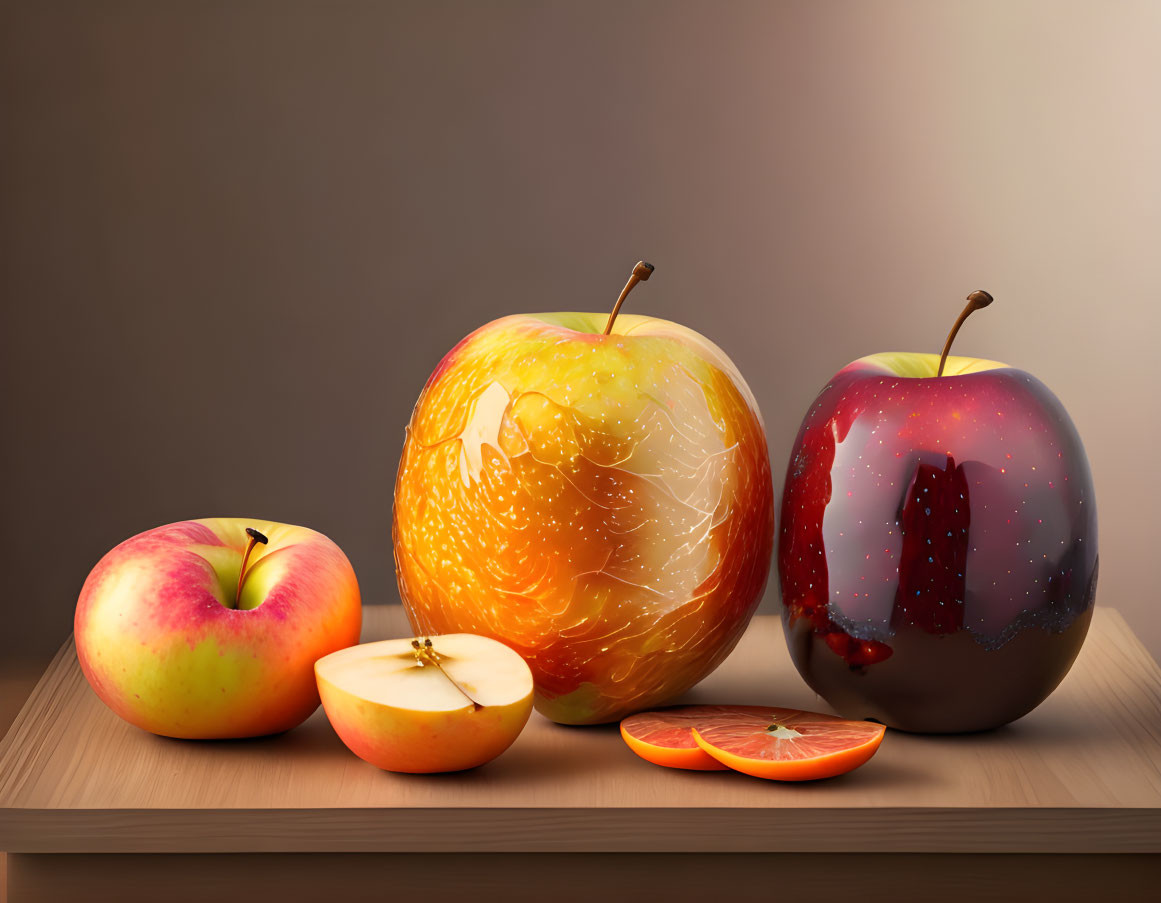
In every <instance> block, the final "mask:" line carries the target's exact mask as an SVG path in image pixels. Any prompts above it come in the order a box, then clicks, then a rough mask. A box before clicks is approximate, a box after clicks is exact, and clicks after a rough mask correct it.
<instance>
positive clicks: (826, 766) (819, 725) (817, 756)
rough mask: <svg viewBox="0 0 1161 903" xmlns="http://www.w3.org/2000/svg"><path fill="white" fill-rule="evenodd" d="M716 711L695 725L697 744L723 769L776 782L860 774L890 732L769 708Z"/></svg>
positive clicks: (874, 726)
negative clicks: (850, 772) (722, 766)
mask: <svg viewBox="0 0 1161 903" xmlns="http://www.w3.org/2000/svg"><path fill="white" fill-rule="evenodd" d="M702 708H713V709H717V710H718V711H717V713H715V714H712V715H711V714H709V713H708V712H707V713H706V716H705V717H704V718H699V719H697V720H696V722H695V725H694V727H693V730H692V731H691V732H692V734H693V739H694V741H695V742H696V743H697V745H698V747H699V748H700V749H701V750H702V751H704V752H705V753H706V754H707V755H709V756H712V757H713V758H714V759H715V760H717V761H718V762H721V763H722V764H723V765H726V766H729V767H730V768H732V769H734V770H735V771H740V772H742V773H743V774H749V775H753V776H754V777H756V778H768V779H770V780H774V781H813V780H816V779H818V778H831V777H834V776H835V775H840V774H845V773H846V772H848V771H851V770H853V769H855V768H858V767H859V766H860V765H862V764H863V763H864V762H866V761H867V759H869V758H871V756H873V755H874V754H875V750H877V749H878V748H879V744H880V743H881V742H882V741H883V734H884V733H885V732H886V728H885V727H883V725H881V724H873V723H871V722H867V721H846V720H844V719H842V718H837V717H835V716H834V715H820V714H818V713H817V712H800V711H799V710H797V709H779V708H770V707H767V706H753V705H736V706H704V707H702Z"/></svg>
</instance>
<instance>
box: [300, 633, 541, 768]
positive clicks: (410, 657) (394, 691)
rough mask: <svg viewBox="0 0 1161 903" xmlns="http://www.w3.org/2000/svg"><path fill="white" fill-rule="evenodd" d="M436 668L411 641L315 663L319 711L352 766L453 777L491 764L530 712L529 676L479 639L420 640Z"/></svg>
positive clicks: (501, 648) (370, 646)
mask: <svg viewBox="0 0 1161 903" xmlns="http://www.w3.org/2000/svg"><path fill="white" fill-rule="evenodd" d="M429 639H430V642H431V644H432V645H431V647H430V649H431V650H433V651H432V652H431V653H430V655H434V656H435V661H437V662H438V667H437V666H436V665H435V664H433V662H432V660H431V658H430V657H427V658H424V657H421V656H418V655H416V653H415V650H414V649H413V648H412V645H411V643H412V641H411V640H409V639H407V640H383V641H381V642H378V643H364V644H363V645H361V646H352V647H351V648H349V649H342V650H340V651H338V652H334V653H331V654H330V655H328V656H326V657H325V658H322V659H320V660H319V661H318V663H317V664H316V665H315V674H316V676H317V678H318V688H319V693H320V695H321V696H322V703H323V709H324V710H325V711H326V713H327V718H329V719H330V722H331V725H332V726H333V727H334V729H335V733H337V734H338V735H339V738H340V739H341V740H342V741H343V743H345V744H346V745H347V748H348V749H350V750H351V752H353V753H354V754H355V755H357V756H358V757H359V758H360V759H363V760H364V761H366V762H370V763H371V764H372V765H375V766H378V767H379V768H383V769H385V770H387V771H401V772H409V773H413V774H418V773H430V772H441V771H463V770H464V769H466V768H475V767H477V766H479V765H483V764H484V763H486V762H490V761H492V759H494V758H496V756H498V755H500V753H502V752H504V750H506V749H507V748H508V747H509V746H511V745H512V742H513V741H514V740H515V739H516V738H517V737H518V736H519V735H520V732H521V731H522V730H523V729H524V725H525V724H527V723H528V716H529V715H530V714H531V713H532V672H531V671H529V670H528V665H526V664H525V663H524V660H523V659H521V658H520V656H519V655H517V654H516V653H515V652H513V651H512V650H511V649H509V648H508V647H507V646H505V645H504V644H503V643H498V642H496V641H495V640H491V639H488V638H487V637H480V636H472V635H470V634H450V635H447V636H436V637H430V638H429Z"/></svg>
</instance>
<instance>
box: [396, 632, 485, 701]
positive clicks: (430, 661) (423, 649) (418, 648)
mask: <svg viewBox="0 0 1161 903" xmlns="http://www.w3.org/2000/svg"><path fill="white" fill-rule="evenodd" d="M411 647H412V648H413V649H414V650H415V660H416V661H417V662H419V667H421V668H422V667H424V666H425V665H434V666H435V667H436V669H437V670H438V671H439V673H440V674H442V675H443V676H444V677H446V678H447V679H448V683H450V684H451V685H452V686H453V687H455V688H456V689H457V690H459V691H460V693H462V694H463V697H464V699H466V700H467V701H468V702H470V703H471V704H472V710H473V711H476V712H478V711H479V710H480V709H482V708H483V706H482V705H480V703H478V702H476V700H474V699H472V697H471V696H470V695H469V694H468V691H467V690H465V689H464V688H463V687H461V686H460V685H459V684H458V683H456V682H455V680H453V679H452V676H451V675H450V674H448V673H447V671H445V670H444V668H443V665H441V664H440V663H439V654H438V653H437V652H436V651H435V647H434V646H432V645H431V638H430V637H424V638H423V643H422V644H420V642H419V640H412V641H411Z"/></svg>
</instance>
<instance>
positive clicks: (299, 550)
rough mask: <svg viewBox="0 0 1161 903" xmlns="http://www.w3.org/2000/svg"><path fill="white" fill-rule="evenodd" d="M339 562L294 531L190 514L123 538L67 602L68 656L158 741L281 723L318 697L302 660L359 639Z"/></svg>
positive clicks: (244, 733)
mask: <svg viewBox="0 0 1161 903" xmlns="http://www.w3.org/2000/svg"><path fill="white" fill-rule="evenodd" d="M361 625H362V609H361V607H360V600H359V585H358V583H357V581H356V580H355V572H354V571H353V570H352V569H351V564H350V562H349V561H347V558H346V556H345V555H344V554H343V553H342V551H341V550H340V549H339V547H338V546H336V545H335V544H334V543H333V542H331V541H330V540H329V539H327V537H325V536H323V535H322V534H321V533H316V532H315V531H313V530H308V529H306V528H305V527H294V526H289V525H287V524H275V523H269V522H267V521H260V520H254V519H250V518H211V519H207V520H189V521H182V522H181V523H176V524H169V525H167V526H164V527H157V528H155V529H153V530H147V531H146V532H144V533H141V534H138V535H137V536H134V537H132V538H131V539H127V540H125V541H124V542H123V543H121V544H120V545H118V546H117V547H116V548H114V549H112V550H111V551H110V552H108V553H107V554H106V555H105V557H103V558H102V559H101V560H100V561H99V562H98V563H97V566H96V567H95V568H93V571H92V573H91V574H89V577H88V579H87V580H86V581H85V584H84V587H83V588H82V589H81V595H80V599H79V600H78V602H77V610H76V618H75V622H74V630H75V637H76V647H77V658H78V659H79V660H80V664H81V669H82V670H83V671H84V674H85V677H86V678H87V679H88V681H89V684H90V685H91V686H92V688H93V690H94V691H96V693H97V695H98V696H99V697H100V698H101V700H102V701H103V702H104V703H105V704H106V705H107V706H109V708H111V709H112V710H113V711H114V712H116V713H117V714H118V715H120V716H121V717H122V718H124V719H125V720H126V721H128V722H129V723H131V724H135V725H136V726H137V727H140V728H142V729H144V730H147V731H152V732H153V733H155V734H161V735H163V736H166V737H182V738H193V739H217V738H226V737H255V736H261V735H264V734H274V733H279V732H281V731H286V730H289V729H290V728H292V727H294V726H295V725H297V724H299V723H301V722H302V721H303V720H305V719H306V718H307V717H308V716H309V715H310V714H311V712H313V711H314V710H315V709H316V708H317V707H318V704H319V698H318V689H317V687H316V685H315V680H314V663H315V661H316V660H317V659H319V658H321V657H322V656H324V655H327V654H328V653H330V652H334V651H335V650H336V649H342V648H343V647H345V646H350V645H352V644H353V643H357V642H358V641H359V629H360V627H361Z"/></svg>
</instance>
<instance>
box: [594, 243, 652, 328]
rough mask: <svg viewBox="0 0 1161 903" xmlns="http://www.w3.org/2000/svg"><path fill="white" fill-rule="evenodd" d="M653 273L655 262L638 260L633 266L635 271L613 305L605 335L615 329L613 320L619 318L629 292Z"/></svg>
mask: <svg viewBox="0 0 1161 903" xmlns="http://www.w3.org/2000/svg"><path fill="white" fill-rule="evenodd" d="M652 275H653V264H651V263H646V262H645V261H644V260H638V261H637V265H636V266H635V267H633V273H632V275H630V276H629V281H628V282H626V283H625V287H624V288H623V289H621V295H620V297H618V298H617V303H616V304H614V305H613V312H612V313H611V314H609V322H608V323H606V324H605V331H604V333H603V335H608V334H609V333H611V332H612V331H613V321H614V320H615V319H617V314H618V313H620V310H621V305H622V304H624V303H625V299H626V298H627V297H629V292H631V291H633V286H635V285H636V284H637V283H638V282H644V281H645V280H646V279H648V278H649V277H650V276H652Z"/></svg>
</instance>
